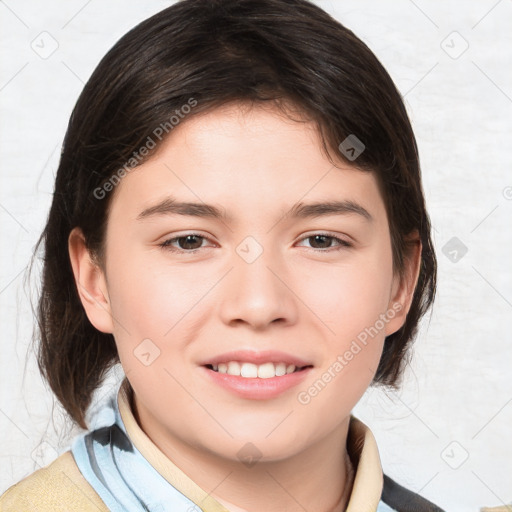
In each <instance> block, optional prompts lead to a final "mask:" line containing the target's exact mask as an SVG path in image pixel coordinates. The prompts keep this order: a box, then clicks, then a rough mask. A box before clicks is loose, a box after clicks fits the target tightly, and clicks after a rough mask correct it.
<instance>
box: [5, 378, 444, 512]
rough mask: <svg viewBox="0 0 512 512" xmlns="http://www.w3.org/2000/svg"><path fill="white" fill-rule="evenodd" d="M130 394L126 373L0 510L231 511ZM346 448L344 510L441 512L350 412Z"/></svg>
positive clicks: (7, 494)
mask: <svg viewBox="0 0 512 512" xmlns="http://www.w3.org/2000/svg"><path fill="white" fill-rule="evenodd" d="M132 393H133V391H132V389H131V386H130V385H129V382H128V380H127V379H126V378H125V379H124V380H123V381H122V382H121V383H120V385H119V387H118V389H117V392H116V394H115V395H114V396H112V397H111V399H110V400H109V401H108V403H107V404H106V406H105V407H103V408H102V409H101V411H100V412H99V414H98V415H97V416H96V417H95V418H94V420H93V423H92V425H91V428H90V430H89V431H88V432H85V433H83V434H81V435H79V436H78V437H76V438H75V440H74V441H73V443H72V446H71V450H68V451H66V452H65V453H63V454H62V455H61V456H60V457H58V458H57V459H56V460H55V461H54V462H52V463H51V464H49V465H48V466H47V467H46V468H43V469H40V470H38V471H36V472H35V473H33V474H32V475H29V476H28V477H27V478H25V479H24V480H22V481H21V482H19V483H18V484H16V485H13V486H12V487H10V488H9V489H8V490H7V491H6V492H5V493H4V494H3V495H2V496H1V497H0V512H14V511H16V512H21V511H31V512H32V511H37V512H46V511H48V512H49V511H52V512H59V511H62V512H64V511H66V512H69V511H81V512H83V511H85V512H89V511H91V512H93V511H94V512H103V511H108V510H111V511H114V512H140V511H151V512H170V511H172V512H199V511H203V512H229V511H228V510H227V509H226V508H225V507H224V506H223V505H222V504H220V503H219V502H218V501H217V500H215V499H214V498H213V497H212V496H210V495H209V494H208V493H207V492H206V491H204V490H203V489H201V488H200V487H199V486H198V485H197V484H196V483H195V482H194V481H192V480H191V479H190V478H189V477H188V476H187V475H186V474H185V473H183V472H182V471H181V470H180V469H179V468H178V467H177V466H176V465H174V464H173V463H172V461H170V460H169V459H168V458H167V456H166V455H164V453H163V452H161V451H160V449H159V448H158V447H157V446H156V445H155V444H154V443H153V442H152V441H151V439H150V438H149V437H148V436H147V435H146V434H145V432H144V431H143V430H142V429H141V428H140V426H139V425H138V423H137V421H136V419H135V417H134V415H133V412H132V411H133V401H132ZM347 450H348V452H349V455H350V458H351V460H352V463H353V465H354V469H355V477H354V484H353V488H352V493H351V496H350V500H349V504H348V507H347V509H346V511H347V512H394V511H399V512H402V511H403V512H442V511H441V509H439V508H437V507H436V506H435V505H432V504H431V503H429V502H427V501H425V500H423V498H421V497H419V496H417V495H415V494H414V493H411V492H410V491H407V490H405V489H403V488H402V487H400V486H398V484H396V483H395V482H393V481H392V480H391V479H389V478H388V477H387V476H384V475H383V473H382V469H381V465H380V459H379V453H378V450H377V445H376V442H375V438H374V437H373V435H372V433H371V431H370V430H369V429H368V428H367V427H366V426H365V425H364V424H363V423H362V422H361V421H359V420H358V419H357V418H355V417H353V416H352V417H351V419H350V426H349V433H348V438H347ZM384 483H385V485H384ZM381 497H382V500H381ZM385 502H387V503H388V504H386V503H385ZM397 504H398V505H397ZM396 506H399V507H400V508H395V507H396Z"/></svg>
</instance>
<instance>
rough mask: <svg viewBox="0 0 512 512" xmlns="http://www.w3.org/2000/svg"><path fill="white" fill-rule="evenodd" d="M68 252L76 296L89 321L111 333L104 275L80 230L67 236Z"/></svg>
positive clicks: (110, 319)
mask: <svg viewBox="0 0 512 512" xmlns="http://www.w3.org/2000/svg"><path fill="white" fill-rule="evenodd" d="M68 250H69V257H70V259H71V267H72V268H73V274H74V276H75V283H76V288H77V290H78V295H79V297H80V300H81V302H82V305H83V307H84V309H85V313H86V314H87V317H88V318H89V321H90V322H91V324H92V325H94V327H96V329H98V330H99V331H101V332H104V333H112V332H113V328H114V322H113V320H112V311H111V307H110V301H109V297H108V291H107V282H106V278H105V274H104V272H103V271H102V270H101V268H100V267H99V265H98V264H97V263H96V262H95V261H94V258H93V257H92V255H91V254H90V252H89V250H88V249H87V247H86V244H85V237H84V235H83V233H82V230H81V229H80V228H74V229H73V230H72V231H71V233H70V234H69V237H68Z"/></svg>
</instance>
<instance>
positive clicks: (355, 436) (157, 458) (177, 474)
mask: <svg viewBox="0 0 512 512" xmlns="http://www.w3.org/2000/svg"><path fill="white" fill-rule="evenodd" d="M132 393H133V390H132V388H131V386H130V384H129V382H128V380H127V379H126V378H125V379H124V381H123V383H122V384H121V386H120V388H119V393H118V405H119V412H120V414H121V418H122V420H123V423H124V425H125V427H126V431H127V433H128V436H129V437H130V439H131V440H132V442H133V444H134V445H135V446H136V447H137V449H138V450H139V451H140V453H141V454H142V455H143V456H144V457H145V458H146V459H147V460H148V462H149V463H150V464H151V465H152V466H153V467H154V468H155V469H156V470H157V471H158V473H160V475H162V476H163V477H164V478H165V480H167V482H169V483H170V484H171V485H172V486H173V487H175V488H176V489H177V490H178V491H180V492H181V493H182V494H183V495H185V496H186V497H187V498H189V499H190V500H191V501H192V502H193V503H194V504H196V505H199V506H200V508H201V509H202V510H203V511H204V512H229V511H228V510H227V509H226V508H225V507H224V506H223V505H221V504H220V503H219V502H218V501H217V500H215V499H214V498H212V497H211V496H210V495H209V494H208V493H207V492H206V491H204V490H203V489H201V487H199V486H198V485H197V484H196V483H195V482H194V481H193V480H191V479H190V478H189V477H188V476H187V475H186V474H185V473H183V471H181V470H180V469H179V468H178V467H177V466H176V465H175V464H173V463H172V462H171V461H170V460H169V458H168V457H167V456H166V455H165V454H164V453H163V452H162V451H161V450H160V449H159V448H158V447H157V446H156V445H155V444H154V443H153V442H152V441H151V439H150V438H149V437H148V436H147V435H146V433H145V432H144V431H143V430H142V429H141V428H140V426H139V424H138V423H137V420H136V419H135V417H134V415H133V412H132V411H133V401H132V396H133V395H132ZM347 450H348V453H349V456H350V459H351V461H352V464H353V466H354V471H355V475H354V483H353V487H352V493H351V495H350V499H349V503H348V506H347V509H346V512H374V511H376V510H377V507H378V504H379V502H380V497H381V494H382V487H383V474H382V467H381V463H380V457H379V452H378V449H377V443H376V441H375V438H374V436H373V434H372V432H371V431H370V429H369V428H368V427H367V426H366V425H365V424H364V423H363V422H362V421H360V420H358V419H357V418H355V417H354V416H351V417H350V425H349V431H348V437H347Z"/></svg>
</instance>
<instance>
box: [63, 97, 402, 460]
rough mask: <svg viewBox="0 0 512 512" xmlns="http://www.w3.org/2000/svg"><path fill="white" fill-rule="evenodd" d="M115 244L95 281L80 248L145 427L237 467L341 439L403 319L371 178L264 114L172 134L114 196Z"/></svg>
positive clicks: (195, 121) (235, 113)
mask: <svg viewBox="0 0 512 512" xmlns="http://www.w3.org/2000/svg"><path fill="white" fill-rule="evenodd" d="M181 203H194V205H192V204H181ZM313 205H316V206H313ZM321 205H324V206H321ZM105 247H106V250H105V265H104V271H98V269H97V268H93V267H92V266H90V262H89V259H88V257H87V253H86V251H82V252H80V250H79V249H77V244H75V243H73V242H72V241H71V239H70V251H71V255H72V260H73V267H74V269H75V275H76V276H77V281H78V282H79V283H80V285H79V289H80V290H81V295H82V301H83V303H84V306H85V308H86V311H87V314H88V316H89V318H90V320H91V322H92V323H93V324H94V325H95V326H96V327H97V328H98V329H100V330H102V331H104V332H112V333H113V335H114V337H115V341H116V344H117V348H118V351H119V356H120V360H121V363H122V366H123V368H124V371H125V373H126V374H127V376H128V379H129V380H130V383H131V385H132V387H133V388H134V391H135V395H136V408H137V413H138V416H139V421H140V422H141V425H143V428H145V429H146V430H147V431H148V430H149V431H151V432H152V433H154V434H155V436H160V437H161V438H162V439H164V438H166V439H169V440H173V441H172V442H174V443H175V444H176V445H179V444H181V445H187V446H193V447H195V448H197V449H198V450H201V451H203V452H205V453H209V454H212V455H214V456H219V457H224V458H228V459H233V460H236V459H237V458H238V457H239V456H240V455H237V453H238V452H239V450H240V448H241V447H242V446H244V444H245V443H246V442H251V443H253V444H254V445H255V446H256V447H257V449H258V453H259V455H258V456H261V457H263V459H264V460H283V459H285V458H287V457H291V456H293V455H294V454H297V453H299V452H303V451H305V450H307V449H308V448H310V447H312V446H313V445H315V444H316V443H320V442H322V441H323V440H326V439H329V438H330V437H333V436H336V435H338V433H339V432H340V430H341V429H343V428H344V426H346V425H347V421H348V418H349V415H350V412H351V410H352V408H353V407H354V405H355V404H356V402H357V401H358V400H359V398H360V397H361V396H362V394H363V393H364V391H365V390H366V388H367V387H368V386H369V384H370V382H371V380H372V378H373V376H374V374H375V371H376V369H377V366H378V362H379V358H380V355H381V352H382V348H383V342H384V338H385V336H386V335H389V334H391V333H392V332H394V331H396V330H397V329H398V328H399V327H400V326H401V325H402V323H403V321H404V317H405V311H406V309H407V304H406V303H407V294H406V291H405V286H404V285H403V284H402V283H401V281H400V280H399V279H398V277H397V276H396V275H395V274H394V273H393V262H392V251H391V240H390V233H389V227H388V220H387V216H386V211H385V206H384V202H383V198H382V196H381V194H380V192H379V187H378V185H377V181H376V178H375V176H374V175H373V174H372V173H367V172H362V171H359V170H356V169H355V168H352V167H351V166H349V165H347V164H342V163H340V164H337V166H336V167H335V166H333V165H332V164H331V163H330V162H329V160H328V159H327V157H326V156H325V155H324V154H323V153H322V151H321V146H320V139H319V138H318V135H317V133H316V131H315V129H314V127H313V126H312V125H311V124H308V123H298V122H294V121H291V120H289V119H288V118H286V117H284V116H282V114H280V113H279V112H278V111H277V110H273V109H271V108H269V107H266V108H262V107H255V108H253V109H252V110H246V111H242V110H240V108H239V106H237V105H236V104H235V105H230V106H228V107H223V108H222V109H217V110H214V111H211V112H209V113H207V114H201V115H198V116H195V117H193V118H190V119H188V120H185V121H184V122H182V123H181V124H180V125H179V126H177V127H176V128H175V129H174V130H173V131H172V135H171V136H170V137H169V138H168V140H167V141H166V142H165V143H164V144H163V145H162V146H161V147H160V149H159V151H158V152H157V153H156V154H155V155H154V156H153V157H152V159H150V160H149V161H148V162H146V163H145V164H143V165H141V166H140V167H138V168H136V169H135V170H133V171H131V173H130V174H128V175H127V176H125V177H124V178H123V179H122V181H121V183H120V185H119V186H118V187H117V189H116V190H115V195H114V197H113V200H112V203H111V209H110V214H109V219H108V226H107V231H106V246H105ZM88 265H89V266H88ZM226 372H227V373H226Z"/></svg>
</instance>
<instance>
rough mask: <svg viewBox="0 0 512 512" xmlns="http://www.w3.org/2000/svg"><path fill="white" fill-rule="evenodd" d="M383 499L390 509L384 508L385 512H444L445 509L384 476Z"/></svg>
mask: <svg viewBox="0 0 512 512" xmlns="http://www.w3.org/2000/svg"><path fill="white" fill-rule="evenodd" d="M381 499H382V501H383V503H385V504H386V505H387V506H388V507H390V508H389V509H386V508H385V507H383V508H382V511H383V512H384V511H387V510H391V511H398V512H444V511H443V509H441V508H439V507H438V506H437V505H434V504H433V503H431V502H430V501H428V500H426V499H425V498H422V497H421V496H420V495H419V494H416V493H414V492H412V491H409V490H408V489H406V488H405V487H402V486H401V485H399V484H397V483H396V482H395V481H394V480H393V479H391V478H390V477H389V476H387V475H384V488H383V489H382V497H381Z"/></svg>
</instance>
